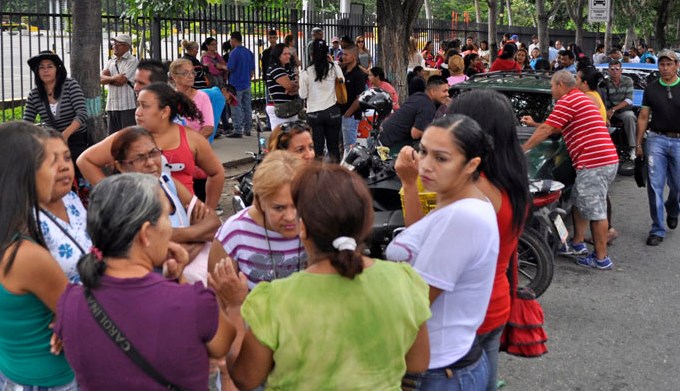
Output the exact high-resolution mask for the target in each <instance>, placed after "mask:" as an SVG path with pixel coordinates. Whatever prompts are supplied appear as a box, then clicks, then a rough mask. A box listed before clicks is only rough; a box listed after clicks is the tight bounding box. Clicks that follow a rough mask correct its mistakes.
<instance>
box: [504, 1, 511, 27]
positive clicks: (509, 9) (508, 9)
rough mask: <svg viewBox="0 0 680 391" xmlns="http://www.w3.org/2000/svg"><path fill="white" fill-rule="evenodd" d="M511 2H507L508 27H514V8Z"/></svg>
mask: <svg viewBox="0 0 680 391" xmlns="http://www.w3.org/2000/svg"><path fill="white" fill-rule="evenodd" d="M511 4H512V3H511V2H510V0H505V8H507V14H508V26H512V7H511Z"/></svg>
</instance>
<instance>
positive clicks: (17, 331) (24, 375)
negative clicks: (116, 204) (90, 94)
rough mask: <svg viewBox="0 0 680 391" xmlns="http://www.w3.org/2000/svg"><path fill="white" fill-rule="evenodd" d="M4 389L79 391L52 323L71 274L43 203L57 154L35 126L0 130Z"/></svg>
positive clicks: (0, 382)
mask: <svg viewBox="0 0 680 391" xmlns="http://www.w3.org/2000/svg"><path fill="white" fill-rule="evenodd" d="M0 139H2V142H1V143H0V167H3V169H2V170H0V187H1V188H2V189H3V191H1V192H0V388H2V389H6V390H23V389H41V390H46V391H50V390H60V391H74V390H77V389H78V386H77V385H76V383H75V381H74V378H73V371H72V370H71V368H70V367H69V365H68V363H67V362H66V358H65V357H64V355H63V354H61V353H60V349H58V348H57V347H56V346H55V345H53V346H50V339H51V338H52V330H51V327H50V324H51V323H52V321H53V319H54V312H55V311H56V310H57V301H58V300H59V296H61V294H62V293H63V292H64V289H66V285H67V283H68V281H67V279H66V275H65V274H64V272H63V271H62V270H61V269H60V268H59V265H58V264H57V262H55V260H54V258H52V256H51V255H50V253H49V251H47V249H46V248H45V240H44V238H43V235H42V230H41V228H40V226H41V222H40V219H39V218H38V210H39V206H38V205H39V203H41V202H42V203H45V202H49V200H50V196H51V192H52V187H53V186H54V179H55V174H56V173H55V170H56V161H57V156H56V151H55V150H52V148H51V147H50V145H49V144H48V143H46V141H47V139H48V136H47V133H46V132H45V131H44V130H42V129H40V128H38V127H37V126H35V125H31V124H29V123H28V122H19V121H17V122H8V123H4V124H2V125H0Z"/></svg>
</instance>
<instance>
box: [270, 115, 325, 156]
mask: <svg viewBox="0 0 680 391" xmlns="http://www.w3.org/2000/svg"><path fill="white" fill-rule="evenodd" d="M268 148H269V151H270V152H271V151H288V152H291V153H294V154H295V155H297V156H298V157H299V158H301V159H302V161H304V162H305V163H311V162H313V161H314V157H315V156H316V154H315V152H314V141H313V138H312V129H311V128H310V127H309V125H307V124H306V123H305V122H303V121H299V120H298V121H294V122H285V123H283V124H281V125H279V126H277V127H276V129H274V131H272V134H271V135H270V136H269V145H268Z"/></svg>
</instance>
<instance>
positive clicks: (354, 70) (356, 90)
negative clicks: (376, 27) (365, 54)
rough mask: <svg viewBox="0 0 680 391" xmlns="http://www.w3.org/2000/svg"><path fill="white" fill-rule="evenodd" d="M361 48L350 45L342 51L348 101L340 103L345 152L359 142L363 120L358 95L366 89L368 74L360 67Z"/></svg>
mask: <svg viewBox="0 0 680 391" xmlns="http://www.w3.org/2000/svg"><path fill="white" fill-rule="evenodd" d="M358 58H359V50H358V49H357V47H356V46H355V45H350V46H348V47H347V49H345V50H344V51H343V52H342V63H343V64H344V65H345V69H344V75H345V87H346V88H347V103H345V104H344V105H340V112H341V113H343V115H342V144H343V146H344V148H345V152H347V151H349V149H350V148H351V147H352V145H354V144H356V142H357V129H358V128H359V122H360V121H361V110H359V101H358V99H357V98H358V97H359V95H361V93H362V92H364V90H365V89H366V79H367V78H366V74H365V73H364V72H363V71H362V70H361V69H360V68H359V67H358Z"/></svg>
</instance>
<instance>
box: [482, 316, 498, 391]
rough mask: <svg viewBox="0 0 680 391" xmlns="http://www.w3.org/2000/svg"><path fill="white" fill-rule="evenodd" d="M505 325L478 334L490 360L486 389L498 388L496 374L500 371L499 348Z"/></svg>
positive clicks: (493, 390)
mask: <svg viewBox="0 0 680 391" xmlns="http://www.w3.org/2000/svg"><path fill="white" fill-rule="evenodd" d="M504 328H505V326H501V327H499V328H497V329H493V330H491V331H489V332H488V333H486V334H480V335H478V336H477V340H478V341H479V344H480V345H481V347H482V349H483V350H484V352H486V358H487V359H488V361H489V384H487V386H486V391H495V390H496V374H497V373H498V350H499V348H500V346H501V334H503V329H504Z"/></svg>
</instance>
